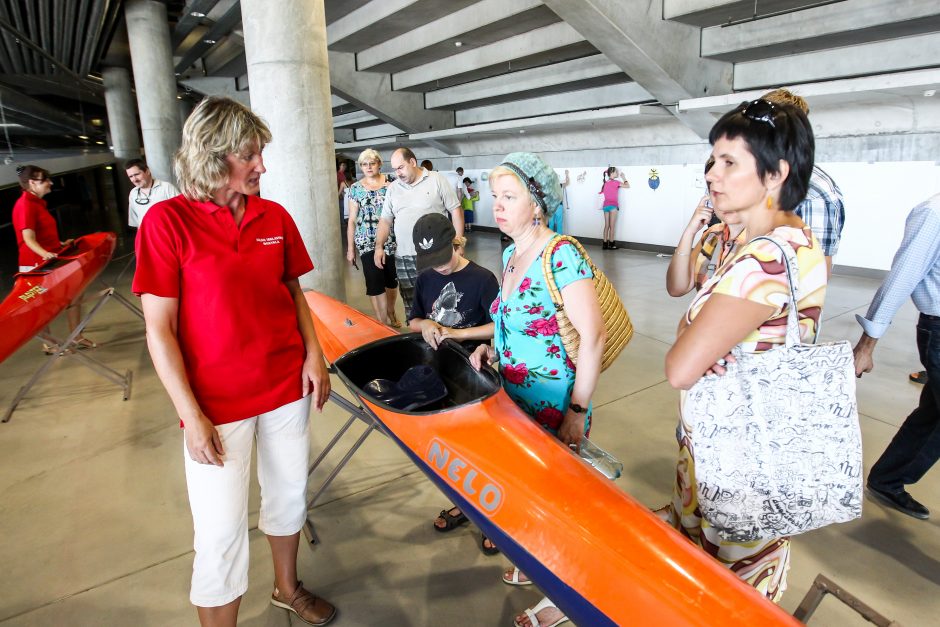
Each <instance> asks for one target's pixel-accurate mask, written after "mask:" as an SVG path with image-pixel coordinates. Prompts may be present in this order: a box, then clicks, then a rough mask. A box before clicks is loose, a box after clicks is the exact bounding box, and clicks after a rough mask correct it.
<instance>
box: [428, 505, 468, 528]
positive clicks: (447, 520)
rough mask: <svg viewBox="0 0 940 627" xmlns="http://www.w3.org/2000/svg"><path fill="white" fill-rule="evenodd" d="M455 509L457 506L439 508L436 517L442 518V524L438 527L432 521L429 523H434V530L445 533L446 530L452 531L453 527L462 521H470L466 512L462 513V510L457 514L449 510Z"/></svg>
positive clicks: (462, 522)
mask: <svg viewBox="0 0 940 627" xmlns="http://www.w3.org/2000/svg"><path fill="white" fill-rule="evenodd" d="M455 509H457V508H456V507H451V508H450V509H442V510H441V513H440V514H438V515H437V517H438V518H442V519H444V526H443V527H438V526H437V525H435V524H434V523H433V522H432V523H431V524H432V525H434V530H435V531H440V532H441V533H446V532H448V531H453V530H454V529H456V528H457V527H459V526H460V525H462V524H464V523H467V522H470V521H469V519H467V516H466V514H464V513H463V512H460V513H459V514H456V515H454V514H451V511H453V510H455ZM434 522H437V521H434Z"/></svg>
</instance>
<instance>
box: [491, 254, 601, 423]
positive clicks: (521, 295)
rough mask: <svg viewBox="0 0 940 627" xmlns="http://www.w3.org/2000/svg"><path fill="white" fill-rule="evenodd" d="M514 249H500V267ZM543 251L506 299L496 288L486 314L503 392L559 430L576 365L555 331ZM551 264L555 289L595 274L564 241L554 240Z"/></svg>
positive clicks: (552, 305)
mask: <svg viewBox="0 0 940 627" xmlns="http://www.w3.org/2000/svg"><path fill="white" fill-rule="evenodd" d="M514 250H515V245H514V244H513V245H511V246H509V247H508V248H506V250H505V251H504V253H503V267H504V268H505V267H506V264H507V263H508V260H509V258H510V256H511V255H512V253H513V251H514ZM544 254H545V251H543V252H542V254H541V255H539V256H538V257H537V258H536V260H535V261H534V262H532V265H531V266H529V268H528V269H527V270H526V271H525V272H526V273H525V276H524V277H523V279H522V282H521V283H520V284H519V287H517V288H516V289H515V290H513V292H512V293H511V294H509V295H508V296H507V297H505V299H504V297H503V295H502V291H500V293H499V294H498V295H497V297H496V300H494V301H493V304H492V305H491V307H490V315H491V316H492V317H493V322H494V323H495V326H496V329H495V337H494V340H493V346H494V347H495V349H496V352H497V354H498V356H499V372H500V374H501V375H502V376H503V380H504V381H505V389H506V393H507V394H509V397H510V398H512V400H513V401H515V403H516V404H517V405H519V407H520V408H522V410H523V411H525V412H526V413H527V414H529V416H531V417H532V418H533V419H534V420H535V421H536V422H538V423H539V424H540V425H542V426H544V427H546V428H547V429H548V430H549V431H551V432H552V433H557V431H558V427H559V426H560V425H561V421H562V419H563V418H564V416H565V412H566V411H567V410H568V404H569V403H570V402H571V390H572V388H573V387H574V377H575V365H574V364H573V363H572V362H571V360H570V359H568V355H567V353H566V352H565V347H564V345H563V344H562V342H561V336H559V335H558V322H557V321H556V319H555V314H556V312H557V310H556V308H555V305H554V303H552V299H551V296H550V295H549V292H548V288H547V287H546V286H545V275H544V274H543V273H542V255H544ZM552 263H553V266H554V271H555V283H556V284H557V285H558V289H559V290H561V289H562V288H563V287H565V286H566V285H568V284H570V283H573V282H575V281H579V280H581V279H591V278H592V277H593V276H594V275H593V274H592V272H591V268H590V266H589V265H588V264H587V262H586V261H585V260H584V257H582V256H581V254H580V253H579V252H578V250H577V248H575V247H574V246H573V245H571V244H570V243H568V242H561V243H560V244H558V246H557V247H556V249H555V252H554V254H553V256H552ZM519 269H521V268H519ZM503 277H504V279H505V272H504V274H503ZM591 412H592V408H591V407H590V406H589V407H588V412H587V415H586V417H585V434H587V432H588V430H589V428H590V420H591Z"/></svg>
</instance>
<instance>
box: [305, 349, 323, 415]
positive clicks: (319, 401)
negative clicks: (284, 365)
mask: <svg viewBox="0 0 940 627" xmlns="http://www.w3.org/2000/svg"><path fill="white" fill-rule="evenodd" d="M300 376H301V379H302V380H303V392H304V396H306V395H307V393H308V392H310V391H311V387H312V388H313V394H312V398H311V400H312V401H313V406H314V407H315V408H316V410H317V411H322V410H323V405H324V404H326V401H327V399H329V398H330V375H329V373H328V372H327V370H326V363H325V362H324V361H323V357H321V356H319V355H313V354H308V355H307V358H306V359H305V360H304V367H303V370H302V371H301V375H300Z"/></svg>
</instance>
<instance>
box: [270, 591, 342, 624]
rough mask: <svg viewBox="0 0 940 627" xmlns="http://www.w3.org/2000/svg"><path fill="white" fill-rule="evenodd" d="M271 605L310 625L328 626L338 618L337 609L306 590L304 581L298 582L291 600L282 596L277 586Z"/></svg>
mask: <svg viewBox="0 0 940 627" xmlns="http://www.w3.org/2000/svg"><path fill="white" fill-rule="evenodd" d="M271 605H274V606H275V607H281V608H284V609H285V610H287V611H289V612H293V613H294V614H296V615H297V617H298V618H299V619H300V620H302V621H303V622H305V623H307V624H308V625H316V626H319V625H326V624H327V623H328V622H330V621H331V620H333V619H334V618H335V617H336V608H335V607H333V605H332V604H331V603H330V602H329V601H327V600H326V599H322V598H320V597H318V596H316V595H315V594H313V593H312V592H310V591H309V590H306V589H305V588H304V582H302V581H298V582H297V589H296V590H294V594H292V595H291V596H290V598H287V596H282V595H281V593H280V591H279V590H278V589H277V586H275V587H274V592H273V593H272V594H271Z"/></svg>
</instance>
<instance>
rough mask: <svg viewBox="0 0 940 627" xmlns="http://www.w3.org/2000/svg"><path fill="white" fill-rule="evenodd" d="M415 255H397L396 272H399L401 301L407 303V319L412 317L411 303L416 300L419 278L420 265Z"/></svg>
mask: <svg viewBox="0 0 940 627" xmlns="http://www.w3.org/2000/svg"><path fill="white" fill-rule="evenodd" d="M415 259H416V257H415V256H414V255H396V256H395V272H396V273H397V274H398V291H399V293H401V302H402V303H403V304H404V305H405V320H410V319H411V305H412V304H413V303H414V300H415V281H416V280H417V279H418V267H417V265H416V264H415Z"/></svg>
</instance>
